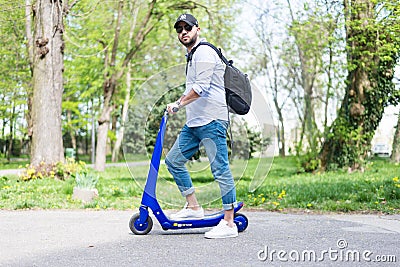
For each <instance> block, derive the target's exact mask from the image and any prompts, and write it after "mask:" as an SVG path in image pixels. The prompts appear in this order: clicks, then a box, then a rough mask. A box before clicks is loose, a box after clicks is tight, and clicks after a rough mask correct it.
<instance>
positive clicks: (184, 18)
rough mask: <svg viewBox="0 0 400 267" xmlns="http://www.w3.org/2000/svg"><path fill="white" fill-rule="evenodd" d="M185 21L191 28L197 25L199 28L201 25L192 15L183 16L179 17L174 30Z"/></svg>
mask: <svg viewBox="0 0 400 267" xmlns="http://www.w3.org/2000/svg"><path fill="white" fill-rule="evenodd" d="M181 21H184V22H186V23H187V24H189V25H190V26H194V25H196V26H197V27H198V26H199V23H198V22H197V19H196V18H195V17H193V15H191V14H182V15H180V16H179V17H178V19H177V20H176V22H175V25H174V28H176V27H178V23H179V22H181Z"/></svg>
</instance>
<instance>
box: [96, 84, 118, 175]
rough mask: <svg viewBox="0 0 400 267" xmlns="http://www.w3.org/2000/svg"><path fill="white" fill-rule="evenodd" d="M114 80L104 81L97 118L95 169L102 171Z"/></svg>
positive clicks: (111, 109)
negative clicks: (102, 95) (100, 109)
mask: <svg viewBox="0 0 400 267" xmlns="http://www.w3.org/2000/svg"><path fill="white" fill-rule="evenodd" d="M116 86H117V85H116V81H109V80H108V81H106V82H105V83H104V85H103V87H104V88H105V89H104V91H105V92H106V94H105V96H104V104H103V110H102V113H101V115H100V118H99V119H98V123H99V127H98V129H97V146H96V159H95V170H97V171H101V172H102V171H104V170H105V167H106V166H105V163H106V156H107V137H108V130H109V129H110V120H111V112H112V111H113V108H114V107H113V106H112V104H111V98H112V95H113V91H114V90H115V87H116Z"/></svg>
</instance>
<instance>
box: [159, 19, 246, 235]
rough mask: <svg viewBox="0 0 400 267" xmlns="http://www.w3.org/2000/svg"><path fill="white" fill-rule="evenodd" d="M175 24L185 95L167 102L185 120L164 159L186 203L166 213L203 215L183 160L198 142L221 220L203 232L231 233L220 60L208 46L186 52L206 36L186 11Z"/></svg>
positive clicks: (225, 111)
mask: <svg viewBox="0 0 400 267" xmlns="http://www.w3.org/2000/svg"><path fill="white" fill-rule="evenodd" d="M174 28H175V29H176V32H177V34H178V39H179V41H180V42H181V43H182V44H183V45H184V46H185V47H186V48H187V52H188V55H187V56H189V59H190V60H189V62H188V64H187V69H186V90H185V92H184V94H183V95H182V97H180V98H179V99H178V100H177V101H176V102H174V103H171V104H168V105H167V110H168V112H169V113H171V114H174V113H176V112H177V110H179V109H180V108H182V107H185V108H186V124H185V126H184V127H183V128H182V130H181V133H180V135H179V136H178V138H177V140H176V141H175V144H174V145H173V147H172V148H171V150H170V152H169V153H168V155H167V157H166V159H165V163H166V165H167V167H168V170H169V172H170V173H171V174H172V176H173V177H174V179H175V182H176V184H177V185H178V188H179V190H180V191H181V193H182V196H184V197H186V205H185V207H184V208H183V209H182V210H181V211H179V212H178V213H176V214H173V215H171V218H172V219H174V220H180V219H188V218H191V219H193V218H198V219H201V218H203V217H204V211H203V209H202V207H201V206H200V205H199V203H198V201H197V199H196V195H195V188H194V187H193V184H192V180H191V178H190V175H189V173H188V171H187V169H186V167H185V163H186V162H187V161H188V160H189V159H190V158H191V157H192V156H193V155H194V153H195V152H196V151H197V150H198V149H199V145H201V144H202V145H204V147H205V149H206V153H207V156H208V158H209V160H210V165H211V171H212V173H213V176H214V179H215V180H216V181H217V182H218V184H219V187H220V191H221V196H222V204H223V208H224V219H223V220H221V222H220V223H219V224H218V225H217V226H216V227H214V228H213V229H212V230H211V231H209V232H207V233H205V237H206V238H227V237H236V236H238V230H237V227H236V224H235V223H234V221H233V218H234V208H235V207H236V206H237V203H236V190H235V184H234V180H233V177H232V174H231V171H230V169H229V160H228V147H227V143H226V131H227V127H228V108H227V105H226V101H225V88H224V71H225V65H224V64H223V62H222V61H221V59H220V58H219V56H218V54H217V53H216V52H215V51H214V50H213V49H212V48H211V47H209V46H206V45H201V46H199V47H197V49H196V53H193V55H192V54H191V53H190V52H191V51H192V49H193V48H194V47H196V46H197V45H198V44H199V43H200V41H205V39H200V38H199V35H200V28H199V24H198V21H197V20H196V18H195V17H193V16H192V15H191V14H183V15H181V16H179V18H178V19H177V21H176V23H175V25H174Z"/></svg>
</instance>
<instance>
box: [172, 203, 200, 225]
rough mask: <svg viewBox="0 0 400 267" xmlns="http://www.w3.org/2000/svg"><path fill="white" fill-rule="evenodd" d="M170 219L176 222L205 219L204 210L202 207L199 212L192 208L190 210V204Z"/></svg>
mask: <svg viewBox="0 0 400 267" xmlns="http://www.w3.org/2000/svg"><path fill="white" fill-rule="evenodd" d="M170 218H171V219H172V220H174V221H176V220H186V219H203V218H204V210H203V208H202V207H200V209H198V210H193V209H191V208H188V203H186V204H185V206H184V207H183V209H181V210H180V211H179V212H177V213H174V214H171V216H170Z"/></svg>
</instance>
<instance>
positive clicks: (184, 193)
mask: <svg viewBox="0 0 400 267" xmlns="http://www.w3.org/2000/svg"><path fill="white" fill-rule="evenodd" d="M194 191H195V190H194V187H191V188H189V189H188V190H185V191H182V192H181V194H182V196H183V197H186V196H188V195H191V194H193V193H194Z"/></svg>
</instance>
